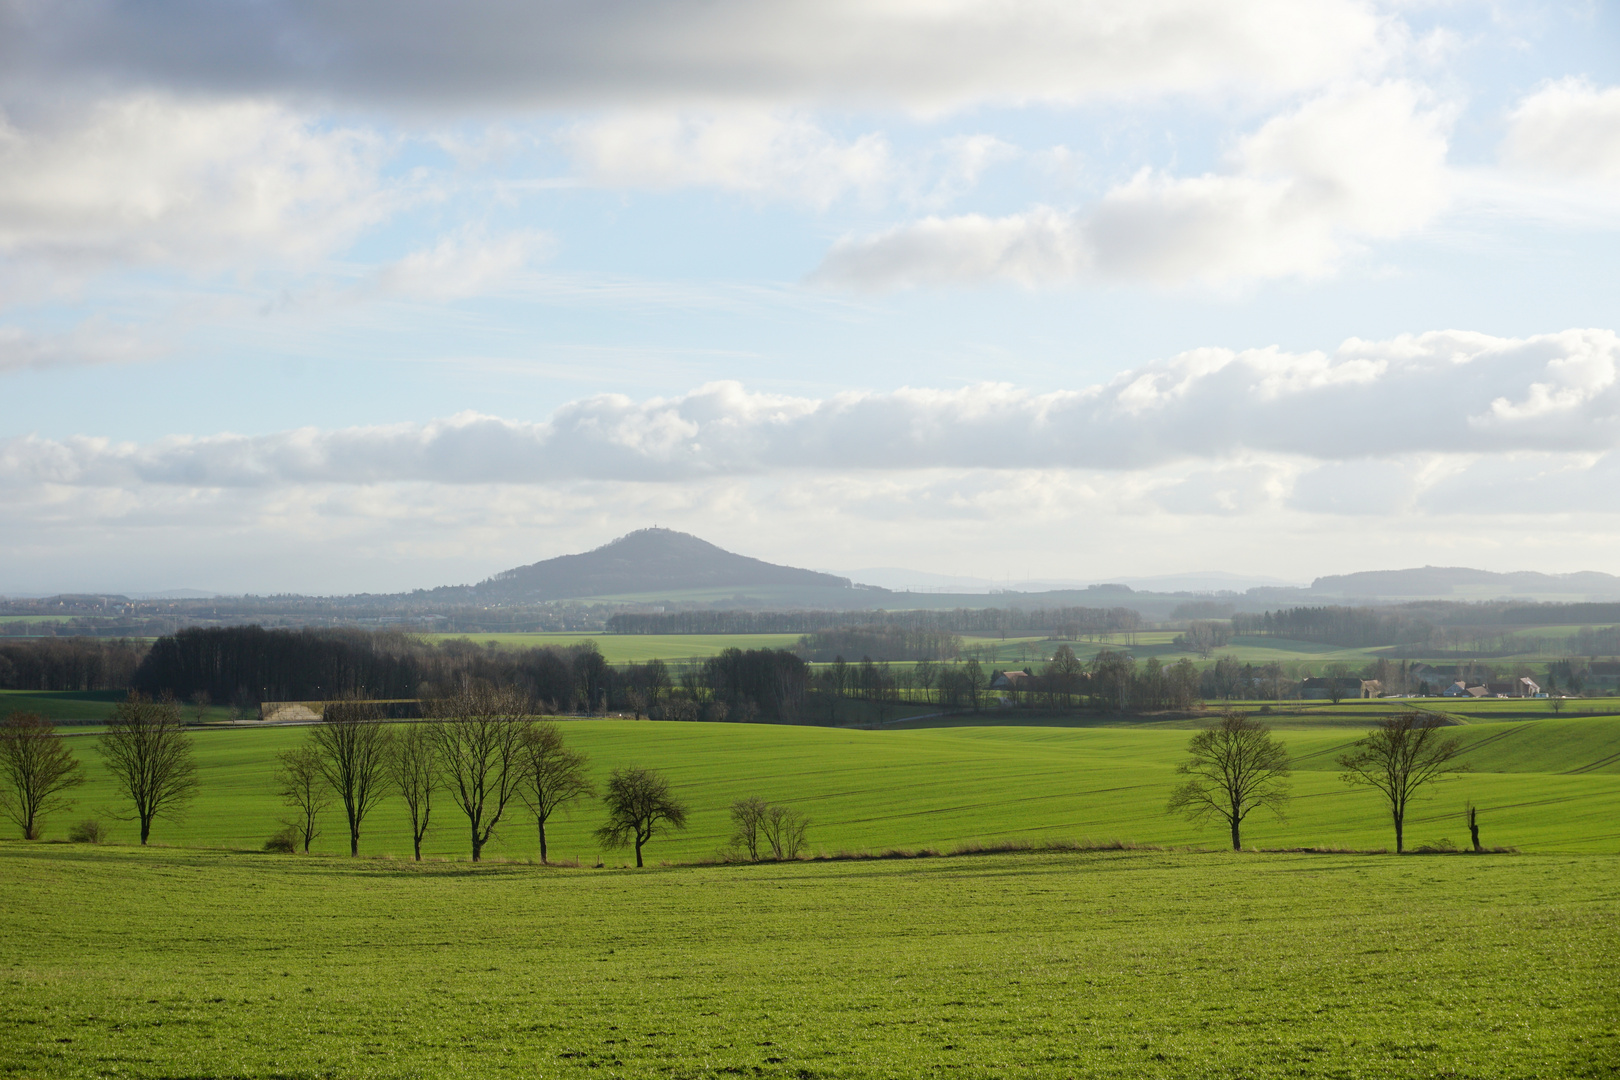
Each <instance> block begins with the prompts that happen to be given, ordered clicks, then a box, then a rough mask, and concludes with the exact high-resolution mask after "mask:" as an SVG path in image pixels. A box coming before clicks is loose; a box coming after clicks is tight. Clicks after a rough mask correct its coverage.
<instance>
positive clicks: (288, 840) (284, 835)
mask: <svg viewBox="0 0 1620 1080" xmlns="http://www.w3.org/2000/svg"><path fill="white" fill-rule="evenodd" d="M264 850H266V851H279V852H281V853H282V854H283V855H291V854H292V853H293V852H295V851H297V850H298V830H296V829H294V828H293V827H292V826H291V825H283V826H282V827H281V828H280V829H278V830H276V831H275V832H273V833H271V834H270V839H268V840H266V841H265V842H264Z"/></svg>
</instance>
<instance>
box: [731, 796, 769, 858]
mask: <svg viewBox="0 0 1620 1080" xmlns="http://www.w3.org/2000/svg"><path fill="white" fill-rule="evenodd" d="M770 805H771V804H770V803H768V802H766V801H765V800H764V799H762V798H760V797H759V796H758V795H750V796H749V797H748V798H746V799H738V800H737V801H736V802H734V803H732V804H731V826H732V829H731V842H732V843H733V844H735V845H737V846H738V847H740V848H742V849H743V850H744V851H746V852H748V858H749V860H750V861H751V862H759V841H760V824H761V822H762V821H763V820H764V817H765V812H766V811H767V810H768V809H770Z"/></svg>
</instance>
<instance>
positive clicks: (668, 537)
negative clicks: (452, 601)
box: [469, 529, 853, 604]
mask: <svg viewBox="0 0 1620 1080" xmlns="http://www.w3.org/2000/svg"><path fill="white" fill-rule="evenodd" d="M761 588H767V589H772V590H778V589H784V588H785V589H790V590H798V589H810V590H815V591H820V590H826V589H838V590H847V589H851V588H853V586H852V585H851V583H850V580H849V579H848V578H843V577H837V576H835V575H833V574H823V573H819V572H817V571H815V570H800V569H798V568H796V567H792V566H779V565H777V564H776V563H768V562H765V561H763V560H761V559H751V558H749V557H748V556H746V555H735V554H733V553H731V552H729V551H726V550H725V549H724V548H720V547H716V546H715V545H713V544H711V543H709V542H708V541H707V540H700V539H698V538H697V537H695V536H692V535H690V534H689V533H683V532H675V531H674V530H673V529H639V530H637V531H636V532H633V533H630V534H629V535H627V536H621V537H619V538H618V539H617V540H615V541H613V542H612V543H609V544H603V545H602V546H601V547H599V548H596V549H595V550H593V551H587V552H584V553H582V554H579V555H560V556H558V557H557V558H555V559H546V560H544V561H542V562H537V563H531V564H530V565H528V566H520V567H518V568H516V569H515V570H506V571H504V572H502V573H499V574H496V575H495V576H494V577H492V578H489V579H488V580H486V581H482V582H479V583H478V584H477V585H474V586H472V587H471V589H470V590H469V591H470V592H471V593H472V594H473V595H474V596H475V597H477V598H478V599H480V600H484V601H490V600H497V601H502V602H506V603H531V604H532V603H540V602H543V601H547V600H571V599H577V598H580V597H587V596H591V597H596V596H640V595H646V594H649V593H669V592H692V591H702V592H706V591H710V590H716V589H722V590H723V589H761Z"/></svg>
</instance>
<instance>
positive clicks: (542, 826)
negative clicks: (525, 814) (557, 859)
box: [534, 818, 546, 866]
mask: <svg viewBox="0 0 1620 1080" xmlns="http://www.w3.org/2000/svg"><path fill="white" fill-rule="evenodd" d="M534 820H535V823H536V824H537V825H539V826H540V865H541V866H545V865H546V819H545V818H535V819H534Z"/></svg>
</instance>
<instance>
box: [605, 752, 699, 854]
mask: <svg viewBox="0 0 1620 1080" xmlns="http://www.w3.org/2000/svg"><path fill="white" fill-rule="evenodd" d="M602 801H603V802H605V803H607V808H608V820H607V824H605V825H603V826H602V827H601V828H599V829H597V830H596V838H597V840H599V841H601V843H602V846H603V847H608V848H622V847H628V846H629V845H630V844H632V843H634V844H635V847H636V865H637V866H641V865H642V861H641V848H642V845H644V844H646V843H647V841H649V840H651V839H652V838H653V837H654V836H656V835H657V834H658V833H659V832H661V831H664V830H667V829H684V828H686V806H685V804H683V803H682V802H681V801H680V800H679V799H677V798H676V797H675V796H674V794H673V793H672V792H671V791H670V790H669V781H668V780H667V779H665V778H664V777H663V776H662V775H660V774H658V773H655V772H653V771H652V770H651V769H643V768H640V767H637V766H630V767H629V768H624V769H615V770H613V774H612V775H611V776H610V777H609V778H608V786H607V794H606V795H604V796H603V797H602Z"/></svg>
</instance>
